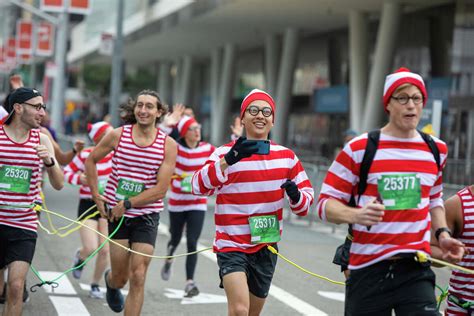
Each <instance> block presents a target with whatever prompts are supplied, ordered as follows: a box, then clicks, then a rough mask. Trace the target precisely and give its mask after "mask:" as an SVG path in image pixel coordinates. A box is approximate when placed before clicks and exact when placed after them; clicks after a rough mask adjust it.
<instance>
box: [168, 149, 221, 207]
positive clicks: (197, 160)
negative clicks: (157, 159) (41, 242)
mask: <svg viewBox="0 0 474 316" xmlns="http://www.w3.org/2000/svg"><path fill="white" fill-rule="evenodd" d="M214 150H215V147H214V146H212V145H211V144H209V143H205V142H200V143H199V144H198V146H197V147H196V148H189V147H185V146H183V145H182V144H180V143H179V142H178V156H177V157H176V169H175V175H176V176H178V177H177V178H174V179H173V180H172V181H171V191H170V192H169V195H168V198H169V199H168V211H170V212H183V211H206V210H207V198H206V197H205V196H197V195H193V194H192V193H191V191H189V190H188V189H187V188H188V186H187V184H189V189H190V188H191V182H190V180H191V178H192V176H193V173H194V172H195V171H197V170H199V169H201V168H202V166H203V165H204V163H205V162H206V161H207V160H208V158H209V156H210V155H211V154H212V153H213V152H214ZM183 181H185V183H183ZM187 181H189V182H187Z"/></svg>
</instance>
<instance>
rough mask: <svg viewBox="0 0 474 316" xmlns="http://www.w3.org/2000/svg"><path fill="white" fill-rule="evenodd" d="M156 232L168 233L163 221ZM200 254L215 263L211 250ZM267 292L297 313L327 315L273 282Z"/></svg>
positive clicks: (200, 247)
mask: <svg viewBox="0 0 474 316" xmlns="http://www.w3.org/2000/svg"><path fill="white" fill-rule="evenodd" d="M158 232H159V233H160V234H162V235H165V236H169V235H170V233H169V228H168V226H167V225H165V224H163V223H160V225H159V226H158ZM183 239H184V238H183ZM181 242H184V241H183V240H181ZM204 248H208V247H205V246H204V245H202V244H200V243H198V245H197V249H198V250H201V249H204ZM200 254H201V255H203V256H204V257H206V258H207V259H209V260H211V261H213V262H216V263H217V258H216V255H215V253H213V252H212V251H204V252H201V253H200ZM269 294H270V296H272V297H273V298H275V299H277V300H279V301H280V302H282V303H283V304H285V305H288V306H289V307H291V308H293V309H294V310H296V311H297V312H298V313H300V314H302V315H311V316H327V314H326V313H324V312H323V311H321V310H319V309H317V308H316V307H314V306H312V305H310V304H308V303H306V302H305V301H303V300H301V299H299V298H298V297H296V296H294V295H293V294H290V293H288V292H286V291H285V290H283V289H282V288H279V287H278V286H276V285H274V284H272V286H271V287H270V293H269Z"/></svg>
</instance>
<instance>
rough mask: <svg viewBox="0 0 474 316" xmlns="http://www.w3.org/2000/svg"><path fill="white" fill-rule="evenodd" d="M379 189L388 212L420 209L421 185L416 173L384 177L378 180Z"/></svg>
mask: <svg viewBox="0 0 474 316" xmlns="http://www.w3.org/2000/svg"><path fill="white" fill-rule="evenodd" d="M377 187H378V191H379V194H380V197H381V198H382V200H383V204H384V205H385V209H387V210H406V209H415V208H418V207H419V204H420V202H421V183H420V178H419V177H418V176H417V175H416V174H415V173H412V174H403V175H383V176H382V177H381V178H380V179H378V182H377Z"/></svg>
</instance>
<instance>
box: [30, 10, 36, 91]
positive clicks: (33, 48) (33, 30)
mask: <svg viewBox="0 0 474 316" xmlns="http://www.w3.org/2000/svg"><path fill="white" fill-rule="evenodd" d="M31 25H32V27H31V35H32V37H31V65H30V86H31V87H32V88H36V58H35V55H36V46H37V43H38V31H37V29H38V20H37V19H36V17H35V16H32V17H31Z"/></svg>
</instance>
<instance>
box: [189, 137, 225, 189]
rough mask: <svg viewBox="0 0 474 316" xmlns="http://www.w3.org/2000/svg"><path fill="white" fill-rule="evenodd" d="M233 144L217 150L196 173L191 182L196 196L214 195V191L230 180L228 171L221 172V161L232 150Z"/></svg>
mask: <svg viewBox="0 0 474 316" xmlns="http://www.w3.org/2000/svg"><path fill="white" fill-rule="evenodd" d="M230 145H231V144H228V145H224V146H221V147H219V148H217V149H216V150H215V151H214V152H213V153H212V154H211V156H209V159H208V160H207V161H206V163H205V164H204V166H203V167H202V168H201V169H200V170H198V171H196V172H195V173H194V175H193V178H192V180H191V186H192V193H193V194H194V195H212V194H214V191H215V190H216V189H218V188H220V187H222V185H224V183H226V182H227V180H228V169H226V170H225V171H224V172H222V170H221V166H220V160H221V158H222V157H224V155H225V154H226V153H227V152H228V151H229V149H230V148H231V146H230Z"/></svg>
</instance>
